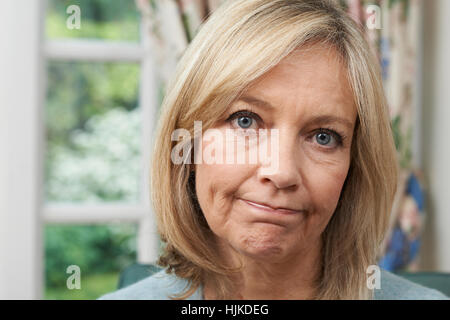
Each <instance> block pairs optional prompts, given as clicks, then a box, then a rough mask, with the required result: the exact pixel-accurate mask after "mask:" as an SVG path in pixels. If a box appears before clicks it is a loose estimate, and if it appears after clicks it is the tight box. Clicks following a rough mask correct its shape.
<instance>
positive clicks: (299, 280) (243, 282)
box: [204, 244, 321, 300]
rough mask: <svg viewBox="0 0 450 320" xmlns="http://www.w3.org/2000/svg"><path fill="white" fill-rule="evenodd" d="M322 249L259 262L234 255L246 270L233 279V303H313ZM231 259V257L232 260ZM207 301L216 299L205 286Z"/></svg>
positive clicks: (319, 247) (213, 291)
mask: <svg viewBox="0 0 450 320" xmlns="http://www.w3.org/2000/svg"><path fill="white" fill-rule="evenodd" d="M320 252H321V245H320V244H319V245H317V246H315V247H311V248H307V249H305V250H303V251H302V252H299V253H297V254H294V255H292V256H290V257H285V258H284V259H276V258H274V259H272V261H276V262H272V261H270V260H269V259H255V258H253V257H248V256H243V255H237V254H236V252H234V254H233V258H232V259H231V261H234V262H235V265H238V264H237V263H236V262H237V261H242V265H243V268H242V269H241V270H240V271H239V272H238V273H236V274H235V275H233V276H232V278H231V280H232V282H233V284H234V290H233V293H232V295H231V296H230V297H227V298H229V299H245V300H252V299H254V300H277V299H295V300H303V299H313V298H314V296H315V294H316V290H317V289H316V283H317V279H318V278H319V276H320V268H321V254H320ZM229 258H231V257H229ZM204 297H205V299H215V290H214V287H213V286H212V285H211V283H208V282H206V283H205V286H204Z"/></svg>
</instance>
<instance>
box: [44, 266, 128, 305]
mask: <svg viewBox="0 0 450 320" xmlns="http://www.w3.org/2000/svg"><path fill="white" fill-rule="evenodd" d="M118 279H119V274H118V273H117V272H112V273H103V274H94V275H87V276H84V275H83V273H82V274H81V282H82V283H81V289H79V290H78V289H73V290H69V289H67V287H66V286H54V287H47V290H46V291H45V299H47V300H82V299H83V300H94V299H97V298H98V297H100V296H101V295H103V294H105V293H108V292H112V291H114V290H115V289H117V283H118Z"/></svg>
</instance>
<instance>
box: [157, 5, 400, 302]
mask: <svg viewBox="0 0 450 320" xmlns="http://www.w3.org/2000/svg"><path fill="white" fill-rule="evenodd" d="M361 28H362V26H360V25H358V24H356V23H355V22H354V21H353V20H352V19H351V18H350V17H349V16H348V15H347V14H346V13H345V12H344V11H343V10H342V9H341V8H340V7H339V6H338V5H337V4H336V3H335V2H334V1H332V0H234V1H227V2H226V3H225V4H224V5H222V6H221V7H220V8H219V9H217V11H215V12H214V14H212V15H211V16H210V17H209V19H208V20H207V21H206V22H205V24H204V25H203V26H202V27H201V29H200V30H199V33H198V34H197V36H196V37H195V39H194V40H193V42H192V43H191V45H190V46H189V48H188V49H187V50H186V52H185V54H184V55H183V57H182V59H181V61H180V62H179V65H178V69H177V72H176V75H175V78H174V79H173V80H172V82H171V83H170V84H169V86H168V89H167V94H166V96H165V99H164V101H163V106H162V113H161V118H160V122H159V126H158V132H157V136H156V140H155V146H154V153H153V159H152V170H151V195H152V202H153V206H154V209H155V214H156V217H157V224H158V231H159V234H160V237H161V239H162V240H163V241H164V242H165V247H164V249H163V253H162V255H161V257H160V259H159V261H158V263H159V264H160V265H161V266H163V267H166V268H167V272H172V273H175V274H176V275H177V276H178V277H181V278H184V279H187V280H188V281H189V287H188V288H186V291H185V292H183V293H180V296H178V297H179V298H185V297H188V296H190V295H191V294H192V293H194V292H195V290H197V289H198V288H199V287H201V286H202V285H203V283H204V282H205V279H208V281H212V280H214V281H216V282H215V283H216V285H217V286H216V288H217V294H218V297H221V298H226V297H227V294H228V293H229V291H227V290H228V289H229V288H230V283H229V282H227V281H229V280H228V279H229V278H228V275H230V272H233V271H232V270H230V269H228V268H227V267H226V264H224V263H222V262H221V260H220V257H219V256H218V250H217V249H216V247H215V243H214V236H213V234H212V231H211V230H210V229H209V227H208V224H207V223H206V220H205V218H204V216H203V213H202V212H201V209H200V207H199V205H198V202H197V199H196V194H195V185H194V183H193V175H192V170H193V165H192V164H189V161H186V162H185V163H183V164H174V163H173V162H172V161H171V152H172V148H173V147H174V145H175V142H174V141H172V139H171V137H172V133H173V132H174V130H176V129H178V128H184V129H187V130H188V131H189V132H190V134H191V137H187V138H186V139H185V141H184V142H185V143H187V144H189V145H190V146H192V145H193V144H192V142H193V138H192V137H193V136H194V120H195V121H202V128H203V130H206V129H208V128H210V127H212V126H213V125H214V123H215V121H217V119H219V117H220V116H221V115H222V114H223V113H224V112H225V110H226V109H227V108H228V107H229V106H230V105H231V104H232V103H233V102H234V101H235V100H236V99H237V98H238V97H239V95H240V94H242V92H243V91H245V90H246V88H248V87H249V86H250V85H251V84H252V83H253V82H254V81H255V80H256V79H258V78H259V77H261V76H262V75H263V74H265V73H266V72H268V71H269V70H271V68H273V67H274V66H276V65H277V64H278V63H279V62H280V61H281V60H282V59H283V58H285V57H286V56H287V55H289V54H290V53H291V52H293V51H294V50H296V49H300V50H301V49H302V48H305V47H306V46H307V45H311V44H320V45H326V46H328V47H329V48H334V49H335V50H336V51H337V52H338V53H339V57H340V58H341V59H340V60H341V61H342V63H343V64H344V65H345V67H346V70H347V78H348V81H349V84H350V87H351V89H352V92H353V94H354V102H355V105H356V107H357V112H358V117H357V123H356V126H355V131H354V139H353V143H352V148H351V164H350V168H349V172H348V175H347V178H346V181H345V184H344V186H343V189H342V192H341V196H340V199H339V203H338V205H337V208H336V210H335V212H334V214H333V216H332V218H331V220H330V221H329V223H328V225H327V227H326V229H325V231H324V232H323V235H322V236H323V240H324V241H323V243H324V246H323V254H322V261H321V262H322V269H321V276H320V280H319V281H318V283H317V296H316V298H317V299H366V298H371V297H372V293H371V291H370V290H369V289H368V288H367V274H366V270H367V268H368V266H369V265H372V264H376V261H377V255H378V253H379V252H378V251H379V247H380V245H381V243H382V240H383V237H384V234H385V231H386V229H387V223H388V217H389V214H390V210H391V207H392V202H393V198H394V194H395V190H396V185H397V158H396V151H395V146H394V142H393V137H392V132H391V127H390V118H389V111H388V106H387V102H386V98H385V95H384V91H383V85H382V80H381V72H380V66H379V63H378V62H377V59H376V58H375V56H374V55H373V53H372V51H371V50H370V47H369V45H368V44H367V42H366V41H365V38H364V35H363V33H362V30H361ZM179 143H180V142H177V144H179ZM227 288H228V289H227Z"/></svg>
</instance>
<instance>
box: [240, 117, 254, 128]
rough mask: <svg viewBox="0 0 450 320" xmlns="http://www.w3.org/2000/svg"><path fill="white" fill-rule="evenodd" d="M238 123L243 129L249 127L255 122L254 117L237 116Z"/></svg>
mask: <svg viewBox="0 0 450 320" xmlns="http://www.w3.org/2000/svg"><path fill="white" fill-rule="evenodd" d="M237 123H238V125H239V127H241V128H242V129H248V128H250V126H251V125H252V123H253V119H252V118H250V117H239V118H237Z"/></svg>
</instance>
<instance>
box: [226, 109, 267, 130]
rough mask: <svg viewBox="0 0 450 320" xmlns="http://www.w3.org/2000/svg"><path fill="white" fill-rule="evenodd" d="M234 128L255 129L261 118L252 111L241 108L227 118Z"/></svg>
mask: <svg viewBox="0 0 450 320" xmlns="http://www.w3.org/2000/svg"><path fill="white" fill-rule="evenodd" d="M227 121H229V122H230V123H231V124H232V126H233V127H234V128H236V129H244V130H247V129H257V128H258V125H259V123H258V122H259V121H262V120H261V118H260V117H259V116H258V115H257V114H256V113H254V112H251V111H247V110H241V111H238V112H235V113H233V114H232V115H230V116H229V117H228V119H227Z"/></svg>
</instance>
